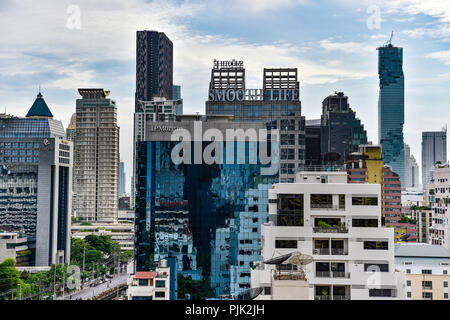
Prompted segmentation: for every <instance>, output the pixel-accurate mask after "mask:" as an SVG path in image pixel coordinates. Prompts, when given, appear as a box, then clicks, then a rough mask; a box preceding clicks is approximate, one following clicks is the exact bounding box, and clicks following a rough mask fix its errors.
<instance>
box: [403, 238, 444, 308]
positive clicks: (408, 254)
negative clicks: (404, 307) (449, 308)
mask: <svg viewBox="0 0 450 320" xmlns="http://www.w3.org/2000/svg"><path fill="white" fill-rule="evenodd" d="M395 268H396V269H398V270H400V271H402V272H404V273H405V274H406V298H407V299H408V300H448V283H449V281H450V250H447V249H445V248H444V247H443V246H436V245H431V244H426V243H396V244H395Z"/></svg>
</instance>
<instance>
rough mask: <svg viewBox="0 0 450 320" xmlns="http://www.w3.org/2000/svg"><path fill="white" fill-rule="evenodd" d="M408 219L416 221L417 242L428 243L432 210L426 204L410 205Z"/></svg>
mask: <svg viewBox="0 0 450 320" xmlns="http://www.w3.org/2000/svg"><path fill="white" fill-rule="evenodd" d="M408 216H409V218H410V219H413V220H415V221H416V226H417V235H418V238H417V242H421V243H428V242H429V239H430V228H431V227H432V217H433V215H432V210H431V206H429V205H427V206H424V205H420V204H418V205H412V206H411V207H410V214H409V215H408Z"/></svg>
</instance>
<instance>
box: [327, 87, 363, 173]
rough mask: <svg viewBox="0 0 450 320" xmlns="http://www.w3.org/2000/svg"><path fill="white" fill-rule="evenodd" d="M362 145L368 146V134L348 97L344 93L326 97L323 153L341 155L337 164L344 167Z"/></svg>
mask: <svg viewBox="0 0 450 320" xmlns="http://www.w3.org/2000/svg"><path fill="white" fill-rule="evenodd" d="M362 144H367V132H366V131H365V130H364V126H363V125H362V124H361V121H360V120H359V119H357V118H356V116H355V112H354V111H353V110H352V109H351V108H350V105H349V103H348V97H347V96H345V95H344V93H343V92H336V93H335V94H334V95H330V96H328V97H326V98H325V99H324V100H323V102H322V118H321V132H320V149H321V153H322V154H325V153H327V152H337V153H339V155H340V158H339V159H338V160H337V161H336V164H340V165H342V164H344V163H345V160H346V158H347V157H348V155H349V154H350V153H352V152H356V151H358V148H359V145H362Z"/></svg>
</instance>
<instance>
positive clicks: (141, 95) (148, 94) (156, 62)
mask: <svg viewBox="0 0 450 320" xmlns="http://www.w3.org/2000/svg"><path fill="white" fill-rule="evenodd" d="M172 94H173V43H172V41H170V39H169V38H168V37H167V36H166V35H165V34H164V33H163V32H158V31H137V32H136V96H135V99H136V111H138V103H137V102H138V101H152V100H153V97H164V98H166V99H167V100H172Z"/></svg>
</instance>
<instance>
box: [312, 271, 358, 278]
mask: <svg viewBox="0 0 450 320" xmlns="http://www.w3.org/2000/svg"><path fill="white" fill-rule="evenodd" d="M316 278H344V279H349V278H350V272H343V271H316Z"/></svg>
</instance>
